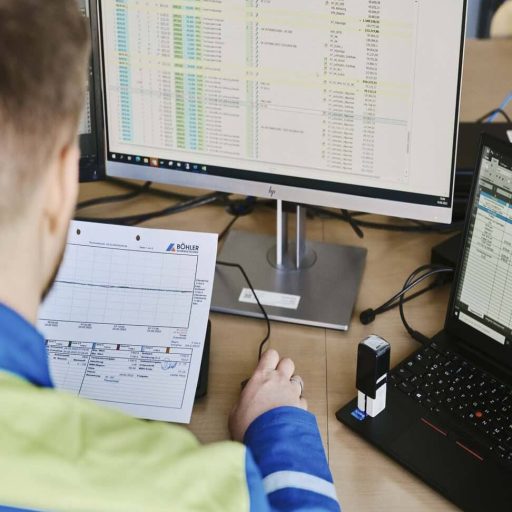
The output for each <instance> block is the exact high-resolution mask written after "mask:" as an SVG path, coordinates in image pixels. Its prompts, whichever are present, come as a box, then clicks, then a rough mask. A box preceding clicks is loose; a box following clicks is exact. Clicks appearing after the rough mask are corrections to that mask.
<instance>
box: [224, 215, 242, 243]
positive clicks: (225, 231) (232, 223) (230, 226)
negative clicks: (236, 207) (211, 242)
mask: <svg viewBox="0 0 512 512" xmlns="http://www.w3.org/2000/svg"><path fill="white" fill-rule="evenodd" d="M239 218H240V215H236V216H235V217H233V218H232V219H231V221H230V223H229V224H228V225H227V226H226V227H225V228H224V230H223V231H222V233H221V234H220V235H219V242H220V241H221V240H224V238H226V236H228V234H229V232H230V231H231V228H232V227H233V226H234V224H235V222H236V221H237V220H238V219H239Z"/></svg>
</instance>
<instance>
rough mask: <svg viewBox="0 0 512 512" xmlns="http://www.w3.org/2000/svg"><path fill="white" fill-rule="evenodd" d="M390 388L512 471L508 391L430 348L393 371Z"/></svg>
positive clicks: (511, 403)
mask: <svg viewBox="0 0 512 512" xmlns="http://www.w3.org/2000/svg"><path fill="white" fill-rule="evenodd" d="M390 383H391V385H392V386H394V387H395V388H396V389H398V390H400V391H402V392H403V393H405V394H406V395H408V396H409V397H411V398H412V399H413V400H414V401H416V402H417V403H419V404H421V405H422V406H423V407H424V408H426V409H428V410H429V411H431V412H433V413H437V414H441V415H448V416H450V417H451V418H453V419H454V420H455V421H456V422H457V423H462V424H464V425H465V426H466V427H467V428H469V429H470V430H471V431H473V432H474V433H475V434H476V435H477V437H478V438H479V440H480V441H481V442H483V444H484V445H485V447H486V448H487V449H489V450H491V451H492V452H493V453H495V454H496V457H497V458H498V460H500V461H501V462H503V463H504V464H505V465H506V466H509V467H512V386H509V385H506V384H504V383H502V382H499V381H498V380H496V379H495V378H493V377H492V376H491V375H489V374H487V373H486V372H484V371H482V370H481V369H479V368H477V367H475V366H474V365H473V364H472V363H471V362H469V361H467V360H466V359H464V358H463V357H462V356H461V355H459V354H455V353H454V352H451V351H450V350H447V349H445V348H443V347H441V346H439V345H438V344H436V343H435V342H433V343H432V344H431V345H429V346H427V347H425V348H424V349H423V350H421V351H419V352H417V353H415V354H414V355H413V356H412V357H411V358H409V359H406V360H405V361H404V362H403V363H401V364H400V365H399V366H398V367H397V368H395V369H394V370H393V371H392V373H391V375H390Z"/></svg>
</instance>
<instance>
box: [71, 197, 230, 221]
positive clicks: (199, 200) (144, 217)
mask: <svg viewBox="0 0 512 512" xmlns="http://www.w3.org/2000/svg"><path fill="white" fill-rule="evenodd" d="M225 196H226V194H220V193H218V192H214V193H211V194H206V195H204V196H199V197H194V198H193V199H189V200H187V201H183V202H182V203H178V204H176V205H173V206H170V207H168V208H164V209H163V210H158V211H155V212H149V213H143V214H138V215H129V216H126V217H113V218H101V217H98V218H95V217H76V218H75V220H78V221H84V222H97V223H99V224H121V225H126V226H136V225H138V224H141V223H143V222H147V221H149V220H152V219H157V218H160V217H166V216H168V215H174V214H177V213H181V212H185V211H187V210H191V209H193V208H199V207H200V206H205V205H208V204H211V203H215V202H217V201H219V200H222V199H224V198H225Z"/></svg>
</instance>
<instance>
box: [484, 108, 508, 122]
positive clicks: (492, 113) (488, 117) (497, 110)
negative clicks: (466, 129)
mask: <svg viewBox="0 0 512 512" xmlns="http://www.w3.org/2000/svg"><path fill="white" fill-rule="evenodd" d="M499 114H501V115H502V116H503V117H504V118H505V119H506V120H507V123H512V119H510V116H509V115H508V114H507V113H506V112H505V111H504V110H503V109H501V108H495V109H494V110H491V111H490V112H487V114H485V115H483V116H482V117H479V118H478V119H477V120H476V122H477V123H492V122H493V121H494V119H496V117H497V116H498V115H499Z"/></svg>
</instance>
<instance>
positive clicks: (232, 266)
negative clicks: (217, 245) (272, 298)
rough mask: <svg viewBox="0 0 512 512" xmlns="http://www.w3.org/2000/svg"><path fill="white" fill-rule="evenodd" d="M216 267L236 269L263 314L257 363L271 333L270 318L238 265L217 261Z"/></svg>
mask: <svg viewBox="0 0 512 512" xmlns="http://www.w3.org/2000/svg"><path fill="white" fill-rule="evenodd" d="M217 265H219V266H221V267H231V268H237V269H238V270H240V272H241V273H242V275H243V276H244V279H245V281H246V283H247V286H248V287H249V288H250V290H251V292H252V294H253V295H254V298H255V299H256V302H257V304H258V307H259V308H260V310H261V312H262V314H263V317H264V318H265V322H266V323H267V334H266V336H265V337H264V338H263V341H262V342H261V343H260V347H259V349H258V361H259V360H260V359H261V356H262V354H263V349H264V348H265V345H266V344H267V342H268V340H269V339H270V334H271V332H272V327H271V325H270V318H269V317H268V314H267V311H266V310H265V308H264V307H263V306H262V304H261V302H260V299H259V298H258V295H257V294H256V291H255V289H254V287H253V285H252V283H251V280H250V279H249V276H248V275H247V273H246V272H245V270H244V268H243V267H242V265H239V264H238V263H228V262H226V261H217Z"/></svg>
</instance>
